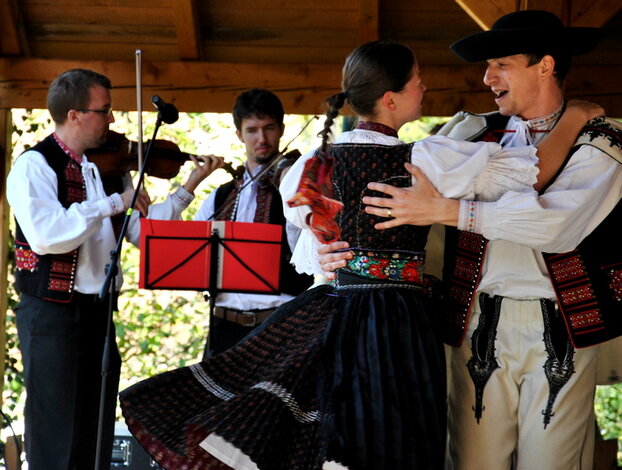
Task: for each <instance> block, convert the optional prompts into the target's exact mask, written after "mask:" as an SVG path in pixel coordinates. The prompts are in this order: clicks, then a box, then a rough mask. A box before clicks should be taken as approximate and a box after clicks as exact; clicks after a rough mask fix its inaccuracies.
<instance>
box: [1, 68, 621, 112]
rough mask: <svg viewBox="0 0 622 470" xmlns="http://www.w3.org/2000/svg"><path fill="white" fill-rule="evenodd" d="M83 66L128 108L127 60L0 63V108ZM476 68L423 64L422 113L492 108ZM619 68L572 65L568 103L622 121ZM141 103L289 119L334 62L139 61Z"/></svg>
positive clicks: (318, 105) (336, 75) (20, 102)
mask: <svg viewBox="0 0 622 470" xmlns="http://www.w3.org/2000/svg"><path fill="white" fill-rule="evenodd" d="M74 67H85V68H89V69H93V70H97V71H99V72H101V73H104V74H106V75H107V76H109V77H110V79H111V80H112V83H113V86H114V89H113V93H112V95H113V100H114V106H115V109H119V110H126V111H128V110H134V109H135V103H136V96H135V78H136V77H135V70H134V62H133V61H112V62H107V61H63V60H46V59H17V58H0V77H2V80H1V81H0V108H12V107H27V108H43V107H45V100H46V94H47V89H48V87H49V85H50V83H51V81H52V80H53V79H54V78H55V77H56V76H57V75H58V74H60V73H62V72H63V71H65V70H67V69H70V68H74ZM483 73H484V68H483V66H482V65H481V64H473V65H460V66H434V65H428V66H426V67H425V71H424V79H425V83H426V84H428V86H429V88H428V91H427V92H426V97H425V100H424V114H425V115H426V116H449V115H452V114H453V113H455V112H456V111H458V110H460V109H468V110H470V111H474V112H485V111H491V110H493V109H495V105H494V102H493V97H492V94H491V92H490V90H488V88H486V87H485V86H484V85H483V83H482V76H483ZM620 76H622V66H600V67H598V66H594V65H589V66H574V67H573V70H572V72H571V74H570V75H569V77H568V82H567V85H566V90H567V96H568V97H569V98H582V99H590V100H592V101H596V102H600V103H607V112H608V114H609V115H612V116H622V94H620V93H619V81H618V80H617V77H620ZM142 79H143V84H142V88H143V93H144V94H145V96H144V100H146V99H148V98H149V97H150V95H152V94H157V95H160V96H162V97H163V99H165V100H166V101H167V102H171V103H174V104H175V105H176V106H177V108H178V109H179V110H180V111H182V112H221V113H228V112H230V111H231V103H232V102H233V100H234V98H235V96H236V95H237V94H238V93H240V92H241V91H243V90H245V89H247V88H250V87H253V86H260V87H265V88H269V89H271V90H273V91H275V92H276V93H278V95H279V96H280V97H281V98H282V100H283V103H284V106H285V109H286V110H287V112H288V113H292V114H315V113H318V112H323V108H322V103H323V102H324V100H325V99H326V98H327V97H328V96H330V95H331V94H333V93H335V92H337V91H339V83H340V80H341V64H307V65H291V64H287V65H265V64H240V63H237V64H234V63H209V62H190V61H171V62H163V61H145V62H143V75H142Z"/></svg>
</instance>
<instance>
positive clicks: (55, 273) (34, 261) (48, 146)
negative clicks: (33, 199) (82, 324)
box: [15, 135, 86, 302]
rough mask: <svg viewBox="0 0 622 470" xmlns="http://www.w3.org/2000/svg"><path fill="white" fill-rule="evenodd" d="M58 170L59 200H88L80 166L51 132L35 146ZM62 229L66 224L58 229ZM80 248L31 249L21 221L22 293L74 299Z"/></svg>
mask: <svg viewBox="0 0 622 470" xmlns="http://www.w3.org/2000/svg"><path fill="white" fill-rule="evenodd" d="M33 150H36V151H38V152H40V153H41V154H42V155H43V156H44V157H45V160H46V161H47V163H48V165H49V166H50V167H51V168H52V169H53V170H54V173H56V179H57V181H58V187H57V189H58V200H59V202H60V203H61V204H62V206H63V207H65V208H68V207H69V206H70V205H71V204H73V203H74V202H82V201H84V200H85V199H86V188H85V185H84V178H83V177H82V170H81V168H80V165H79V164H78V163H76V162H75V161H74V160H72V159H71V158H70V157H69V156H68V155H67V154H66V153H65V152H64V151H63V150H62V149H61V148H60V147H59V146H58V144H57V143H56V141H55V140H54V138H53V137H52V136H51V135H50V136H48V137H46V138H45V139H44V140H42V141H41V142H40V143H38V144H37V145H35V146H34V147H33ZM58 229H59V230H62V229H63V228H62V227H59V228H58ZM78 250H79V249H75V250H73V251H71V252H69V253H62V254H53V255H38V254H36V253H35V252H34V251H32V250H31V249H30V245H29V244H28V241H27V240H26V237H25V236H24V234H23V232H22V229H21V227H20V226H19V223H17V221H16V233H15V265H16V270H15V286H16V288H17V290H18V291H19V292H23V293H25V294H28V295H32V296H35V297H39V298H41V299H44V300H51V301H54V302H70V301H71V299H72V297H73V292H74V290H73V289H74V282H75V275H76V265H77V263H78Z"/></svg>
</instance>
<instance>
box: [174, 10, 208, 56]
mask: <svg viewBox="0 0 622 470" xmlns="http://www.w3.org/2000/svg"><path fill="white" fill-rule="evenodd" d="M171 1H172V3H173V5H174V6H173V8H174V10H175V29H176V31H177V41H178V44H179V58H180V59H184V60H198V59H201V58H202V57H203V53H202V50H201V42H202V40H201V29H200V25H199V17H198V11H199V10H198V6H197V1H196V0H171Z"/></svg>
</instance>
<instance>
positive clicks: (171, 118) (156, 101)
mask: <svg viewBox="0 0 622 470" xmlns="http://www.w3.org/2000/svg"><path fill="white" fill-rule="evenodd" d="M151 102H152V103H153V105H154V106H155V107H156V108H157V110H158V114H159V116H160V120H161V121H162V122H164V123H166V124H173V123H174V122H175V121H177V119H179V111H177V108H176V107H175V105H173V104H171V103H167V102H165V101H164V100H163V99H162V98H160V97H159V96H158V95H153V96H152V97H151Z"/></svg>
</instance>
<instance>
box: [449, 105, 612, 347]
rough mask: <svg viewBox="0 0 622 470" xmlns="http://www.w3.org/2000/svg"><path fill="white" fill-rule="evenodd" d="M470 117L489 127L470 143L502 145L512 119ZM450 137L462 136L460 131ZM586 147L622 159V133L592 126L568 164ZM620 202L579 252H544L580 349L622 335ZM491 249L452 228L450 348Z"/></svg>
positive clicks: (471, 137)
mask: <svg viewBox="0 0 622 470" xmlns="http://www.w3.org/2000/svg"><path fill="white" fill-rule="evenodd" d="M471 118H473V120H482V119H485V123H484V122H483V121H482V124H483V125H482V126H480V130H479V131H477V132H473V128H475V127H477V125H476V126H471V127H470V128H469V129H468V132H467V135H468V137H467V139H465V140H472V141H479V140H486V141H497V142H498V141H499V140H500V138H501V136H502V135H503V132H502V131H503V129H505V126H506V124H507V119H508V118H507V117H503V116H501V115H500V114H498V113H491V114H487V115H466V114H463V115H462V116H461V119H464V120H467V121H468V120H469V119H471ZM478 124H479V123H478ZM458 125H460V124H458ZM456 127H457V126H456ZM447 134H449V135H450V136H451V137H455V138H461V135H460V132H459V129H456V128H454V129H452V130H450V131H449V132H446V133H445V135H447ZM463 135H464V134H463ZM598 140H600V141H601V142H600V144H599V145H597V144H596V141H598ZM603 140H604V141H606V142H605V145H603ZM581 145H597V146H598V147H599V148H601V149H603V148H604V151H606V148H607V147H609V149H610V150H611V151H610V152H606V153H608V154H609V155H610V156H612V158H616V160H618V161H619V159H618V156H617V155H619V154H620V152H621V151H622V131H621V130H620V129H618V128H616V127H613V126H612V125H610V124H608V123H607V122H605V121H603V120H600V121H592V122H590V123H589V125H588V126H586V127H585V128H584V129H583V131H582V133H581V135H580V137H579V139H578V141H577V145H576V146H575V147H573V149H572V150H571V152H570V154H569V155H568V157H567V158H566V161H565V163H564V166H565V165H566V163H567V162H568V160H569V159H570V157H571V156H572V154H573V153H574V152H576V150H577V149H578V148H579V147H580V146H581ZM560 171H561V170H560ZM621 204H622V203H618V204H617V206H616V207H615V208H614V210H613V211H612V212H611V213H610V214H609V215H608V216H607V217H606V218H605V220H604V221H603V222H602V223H601V224H600V225H599V226H598V227H597V228H596V229H595V230H594V231H593V232H592V233H591V234H590V235H589V236H588V237H586V238H585V239H584V240H583V241H582V242H581V244H580V245H579V246H578V247H577V249H576V250H573V251H571V252H569V253H563V254H548V253H543V257H544V260H545V263H546V265H547V268H548V271H549V274H550V276H551V281H552V284H553V288H554V289H555V292H556V296H557V300H558V304H559V307H560V311H561V312H562V316H563V318H564V322H565V323H566V327H567V330H568V333H569V336H570V339H571V341H572V343H573V345H574V346H575V347H585V346H591V345H594V344H597V343H601V342H604V341H607V340H609V339H611V338H615V337H617V336H620V335H622V246H621V245H620V243H619V240H617V238H618V231H617V226H618V225H619V221H620V216H621V215H622V214H621V213H622V206H621ZM486 245H487V240H486V239H485V238H484V237H483V236H481V235H479V234H475V233H470V232H463V231H460V230H456V229H453V228H451V229H447V231H446V245H445V265H444V269H443V279H444V281H445V283H446V284H445V285H446V301H447V305H446V311H445V315H444V323H445V325H444V326H445V328H444V334H445V342H446V343H447V344H449V345H451V346H460V344H461V343H462V340H463V339H464V335H465V333H466V328H467V322H468V312H469V310H470V308H471V305H472V303H473V300H474V294H475V291H476V290H477V286H478V284H479V281H480V278H481V268H482V261H483V258H484V254H485V251H486Z"/></svg>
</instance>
